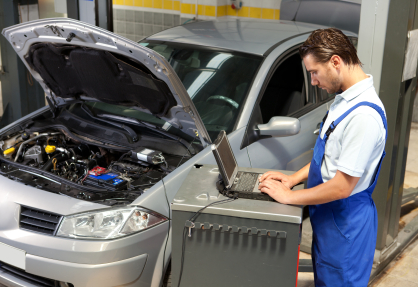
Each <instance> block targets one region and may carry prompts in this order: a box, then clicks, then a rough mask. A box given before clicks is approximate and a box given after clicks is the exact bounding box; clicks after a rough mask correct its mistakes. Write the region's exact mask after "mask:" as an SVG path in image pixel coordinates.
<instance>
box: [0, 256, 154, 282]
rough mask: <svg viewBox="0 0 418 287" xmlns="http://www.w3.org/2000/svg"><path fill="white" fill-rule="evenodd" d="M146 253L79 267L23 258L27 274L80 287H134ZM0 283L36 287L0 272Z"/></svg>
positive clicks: (140, 272)
mask: <svg viewBox="0 0 418 287" xmlns="http://www.w3.org/2000/svg"><path fill="white" fill-rule="evenodd" d="M147 257H148V255H147V254H142V255H139V256H135V257H132V258H129V259H126V260H121V261H117V262H112V263H106V264H78V263H69V262H64V261H58V260H53V259H49V258H43V257H39V256H35V255H30V254H27V255H26V272H27V273H29V274H36V275H38V276H41V277H45V278H49V279H53V280H57V281H62V282H67V283H71V284H73V285H74V286H75V287H79V286H119V285H122V284H123V285H126V286H134V285H136V284H135V283H136V281H138V279H139V278H140V277H141V274H142V272H143V270H144V267H145V263H146V261H147ZM0 283H2V284H4V285H6V286H27V287H32V286H39V285H37V283H36V281H35V280H30V279H29V278H23V277H21V276H17V275H16V274H13V273H11V272H6V271H0Z"/></svg>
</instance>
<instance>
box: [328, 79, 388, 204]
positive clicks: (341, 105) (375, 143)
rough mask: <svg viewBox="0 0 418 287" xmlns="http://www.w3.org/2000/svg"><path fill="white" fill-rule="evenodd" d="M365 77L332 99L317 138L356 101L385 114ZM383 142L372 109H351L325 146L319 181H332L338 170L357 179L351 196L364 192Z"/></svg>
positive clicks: (383, 134) (381, 128) (380, 124)
mask: <svg viewBox="0 0 418 287" xmlns="http://www.w3.org/2000/svg"><path fill="white" fill-rule="evenodd" d="M368 76H369V78H367V79H364V80H362V81H360V82H358V83H357V84H355V85H353V86H351V87H350V88H349V89H347V90H346V91H344V92H343V93H341V94H337V95H336V96H335V99H334V102H333V103H332V104H331V107H330V110H329V113H328V117H327V119H326V121H325V123H324V126H323V128H322V131H321V138H324V134H325V132H326V131H327V130H328V127H329V125H330V124H331V123H332V122H333V121H335V120H336V119H337V118H338V117H339V116H341V115H342V114H343V113H344V112H346V111H347V110H349V109H350V108H351V107H353V106H355V105H356V104H358V103H360V102H363V101H367V102H371V103H374V104H376V105H378V106H379V107H381V108H382V110H383V111H385V108H384V107H383V104H382V101H381V100H380V99H379V97H378V95H377V94H376V91H375V89H374V86H373V77H372V76H371V75H368ZM385 115H386V112H385ZM385 139H386V130H385V127H384V125H383V121H382V118H381V117H380V115H379V113H378V112H377V111H376V110H375V109H373V108H371V107H368V106H361V107H358V108H356V109H355V110H353V111H352V112H351V113H350V114H348V115H347V116H346V117H345V119H344V120H342V121H341V122H340V123H339V124H338V126H337V127H336V128H335V130H334V131H333V132H332V133H331V135H330V136H329V138H328V141H327V143H326V145H325V155H324V159H323V161H322V166H321V175H322V179H323V181H324V182H327V181H328V180H330V179H331V178H333V177H334V176H335V174H336V173H337V170H339V171H342V172H344V173H346V174H348V175H351V176H353V177H360V180H359V182H358V183H357V185H356V187H355V188H354V190H353V192H352V193H351V195H354V194H356V193H359V192H361V191H363V190H365V189H367V188H368V187H369V186H370V184H371V180H372V177H373V175H374V173H375V170H376V167H377V165H378V163H379V161H380V158H381V156H382V153H383V150H384V148H385ZM351 195H350V196H351Z"/></svg>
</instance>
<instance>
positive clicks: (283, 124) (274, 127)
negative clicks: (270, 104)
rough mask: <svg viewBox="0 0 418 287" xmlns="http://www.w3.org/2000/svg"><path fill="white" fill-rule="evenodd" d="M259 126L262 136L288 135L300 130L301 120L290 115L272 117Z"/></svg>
mask: <svg viewBox="0 0 418 287" xmlns="http://www.w3.org/2000/svg"><path fill="white" fill-rule="evenodd" d="M257 127H258V129H259V132H260V135H262V136H272V137H286V136H293V135H296V134H298V133H299V132H300V121H299V120H298V119H296V118H290V117H272V118H271V119H270V121H269V122H268V123H267V124H262V125H258V126H257Z"/></svg>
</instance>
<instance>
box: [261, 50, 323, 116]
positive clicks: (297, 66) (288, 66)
mask: <svg viewBox="0 0 418 287" xmlns="http://www.w3.org/2000/svg"><path fill="white" fill-rule="evenodd" d="M314 95H315V92H314V89H313V87H312V86H311V84H310V77H309V75H308V73H306V70H305V68H304V66H303V62H302V60H301V58H300V56H299V54H298V53H295V54H293V55H291V56H289V57H288V58H286V59H285V60H284V61H283V62H282V63H281V64H280V65H279V66H278V67H277V69H276V71H275V72H274V73H273V75H272V77H271V79H270V80H269V83H268V84H267V87H266V90H265V92H264V94H263V97H262V99H261V102H260V109H261V114H262V118H263V123H267V122H268V121H269V120H270V119H271V118H272V117H275V116H289V115H291V114H293V113H295V112H297V111H299V110H301V109H302V108H304V107H306V106H307V105H310V104H313V103H314V102H315V96H314Z"/></svg>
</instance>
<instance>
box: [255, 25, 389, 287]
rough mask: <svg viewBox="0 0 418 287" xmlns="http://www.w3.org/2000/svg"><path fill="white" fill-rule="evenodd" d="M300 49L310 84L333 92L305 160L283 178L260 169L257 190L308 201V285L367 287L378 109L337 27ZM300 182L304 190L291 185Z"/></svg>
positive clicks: (381, 131)
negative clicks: (309, 156) (304, 184)
mask: <svg viewBox="0 0 418 287" xmlns="http://www.w3.org/2000/svg"><path fill="white" fill-rule="evenodd" d="M299 52H300V55H301V57H302V59H303V62H304V64H305V67H306V69H307V70H308V72H309V73H310V74H311V82H312V85H317V86H318V87H319V88H322V89H325V90H326V91H327V92H328V93H329V94H332V93H337V94H336V96H335V100H334V102H333V103H332V105H331V107H330V110H329V112H328V114H327V116H326V119H325V118H324V121H323V123H322V126H321V132H320V135H319V136H318V139H317V142H316V144H315V148H314V154H313V158H312V161H311V163H310V164H308V165H307V166H305V167H303V168H302V169H301V170H299V171H297V172H296V173H294V174H293V175H290V176H286V175H284V174H282V173H280V172H272V171H270V172H267V173H265V174H263V175H262V176H261V177H260V182H261V183H260V186H259V189H260V190H261V191H262V192H265V193H267V194H269V195H270V196H271V197H272V198H274V199H275V200H277V201H278V202H281V203H285V204H299V205H309V213H310V218H311V223H312V228H313V232H314V233H313V241H312V259H313V266H314V274H315V286H333V287H337V286H344V287H346V286H355V287H359V286H367V284H368V281H369V276H370V272H371V268H372V264H373V256H374V250H375V247H376V233H377V213H376V207H375V205H374V202H373V200H372V198H371V194H372V192H373V189H374V187H375V185H376V181H377V177H378V175H379V171H380V165H381V161H382V160H383V157H384V155H385V153H384V147H385V142H386V129H387V125H386V116H385V112H384V107H383V104H382V102H381V101H380V99H379V97H378V96H377V94H376V91H375V89H374V87H373V77H372V76H371V75H366V74H365V73H364V72H363V70H362V69H361V62H360V60H359V59H358V57H357V54H356V50H355V48H354V46H353V45H352V43H351V42H350V40H349V39H348V38H347V37H346V36H345V35H344V34H343V33H342V32H341V31H340V30H338V29H334V28H332V29H319V30H316V31H314V32H312V34H311V35H310V36H309V38H308V39H307V40H306V41H305V43H304V44H303V45H302V46H301V47H300V49H299ZM305 180H308V183H307V189H303V190H298V191H292V190H290V188H292V187H293V186H294V185H295V184H297V183H299V182H302V181H305Z"/></svg>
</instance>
